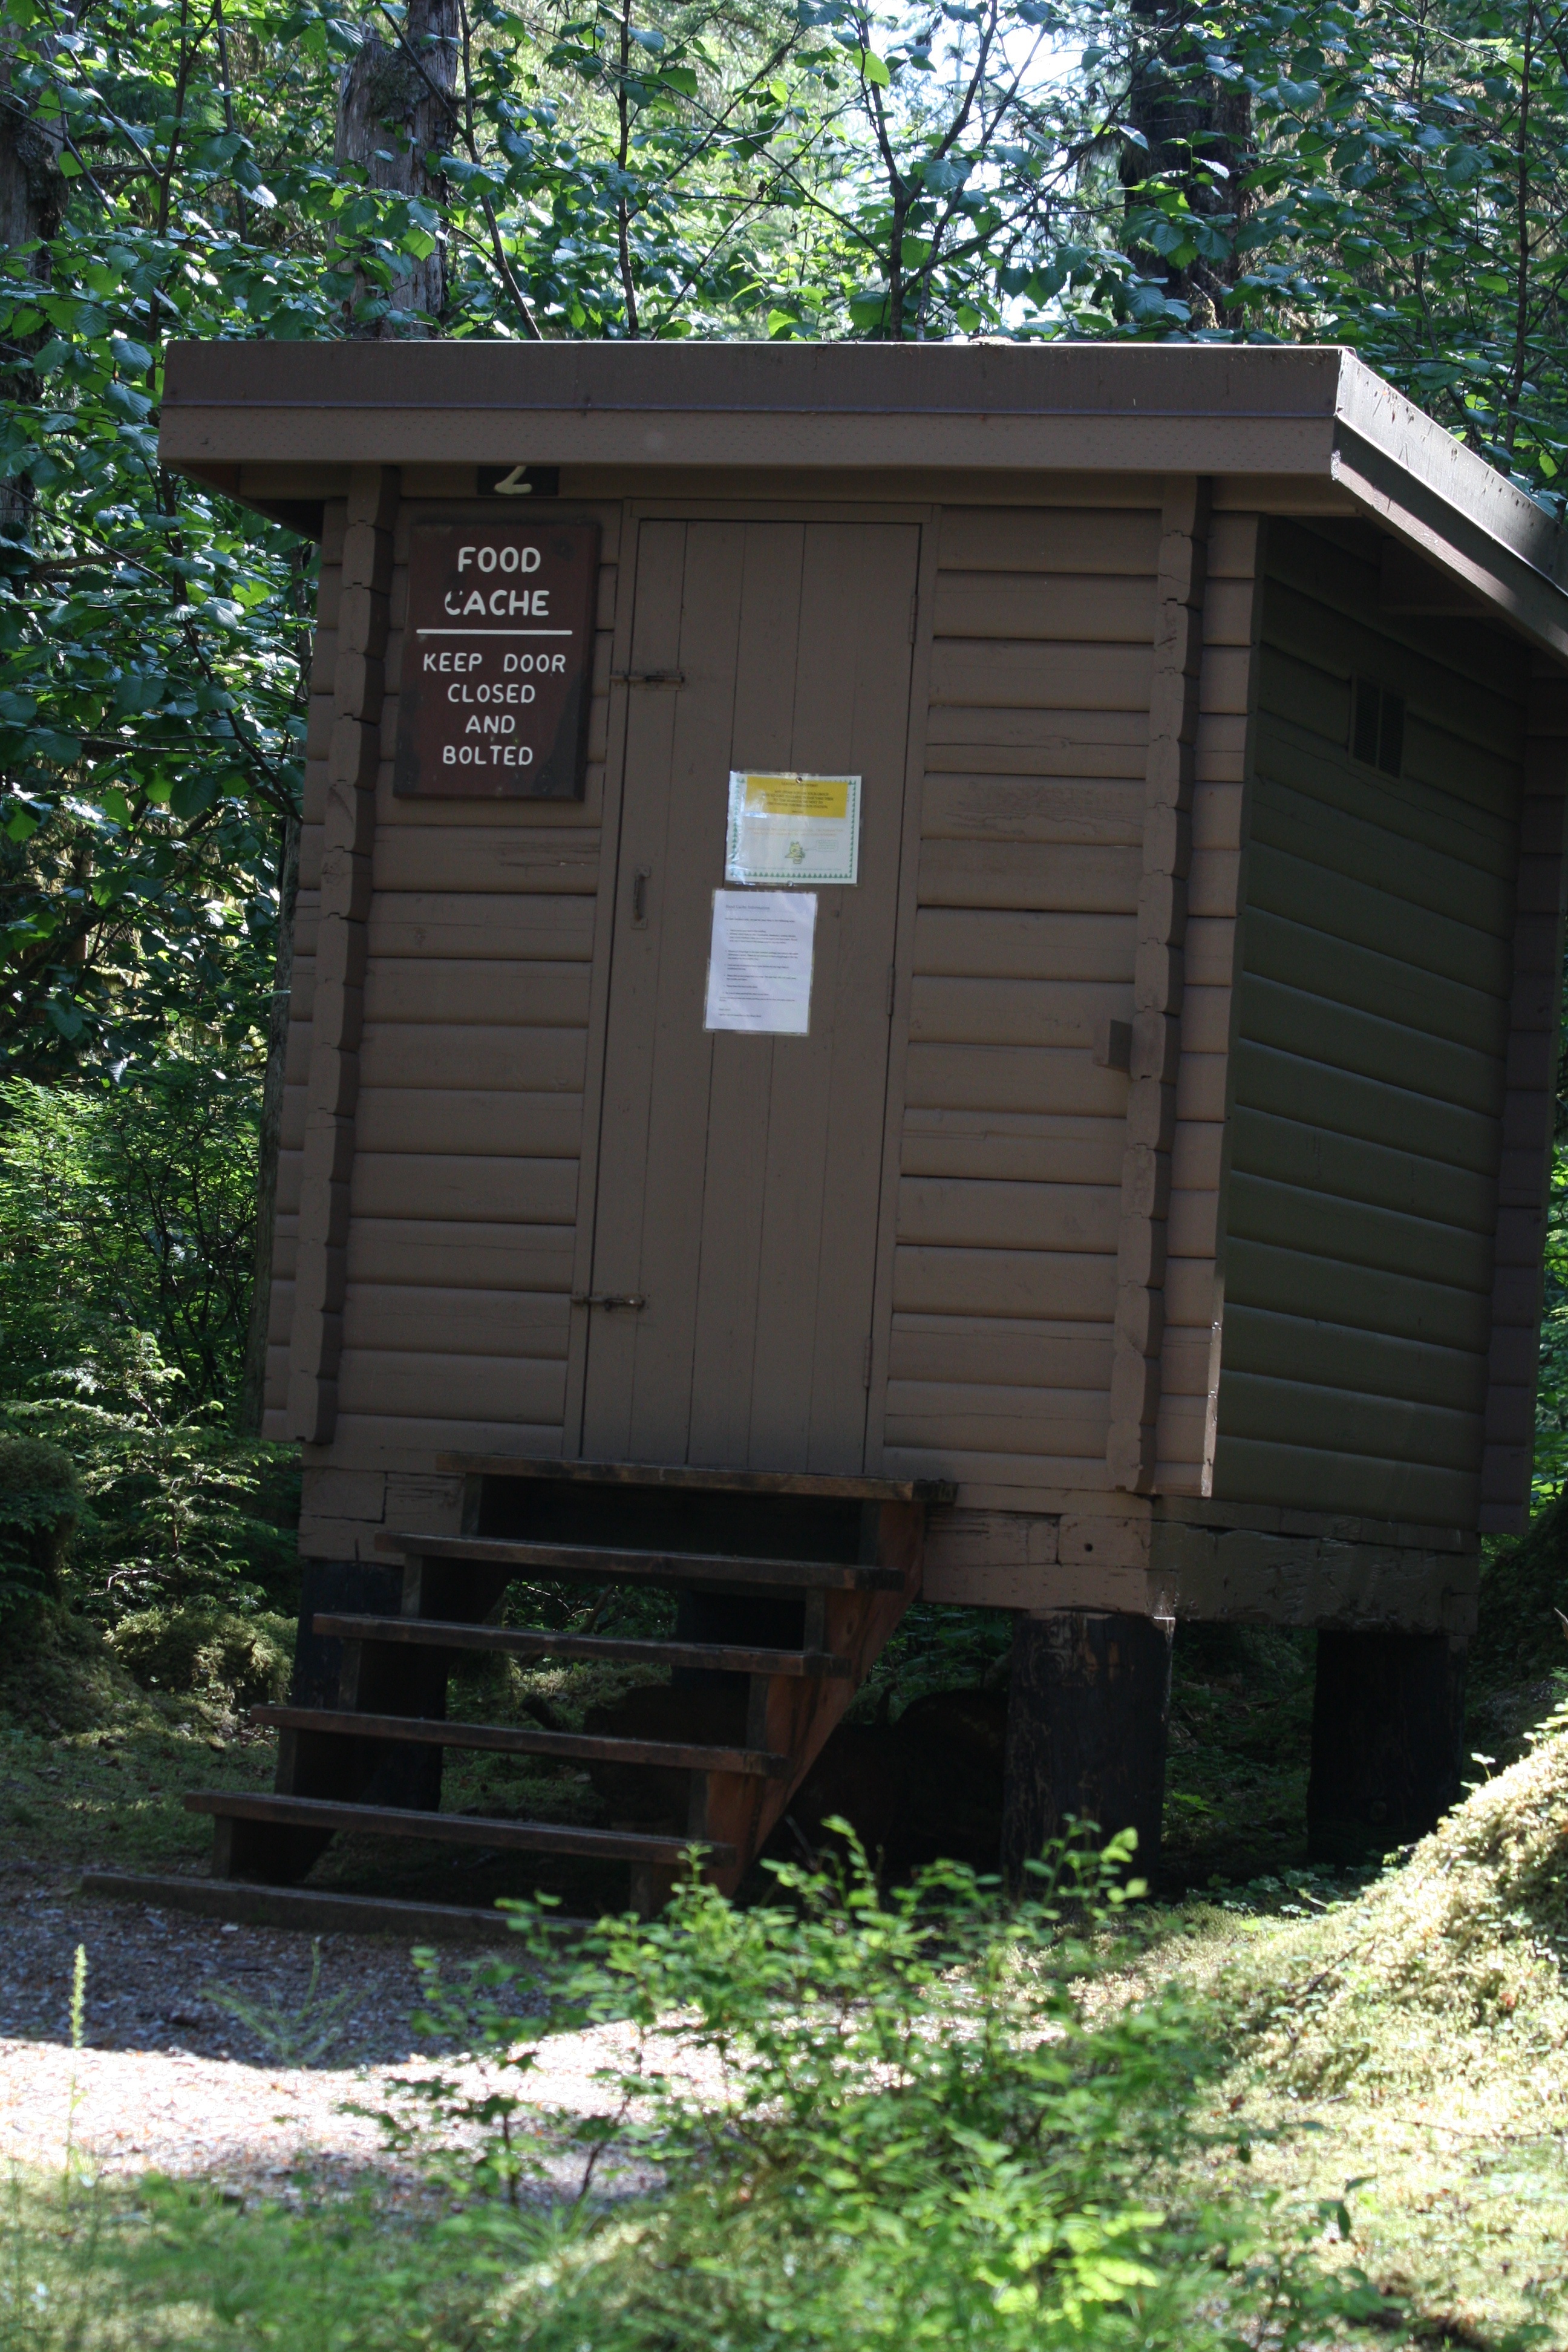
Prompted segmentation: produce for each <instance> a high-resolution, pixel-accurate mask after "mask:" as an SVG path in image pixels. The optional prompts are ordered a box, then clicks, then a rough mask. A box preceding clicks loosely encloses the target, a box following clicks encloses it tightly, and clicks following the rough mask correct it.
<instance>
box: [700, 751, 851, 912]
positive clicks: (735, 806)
mask: <svg viewBox="0 0 1568 2352" xmlns="http://www.w3.org/2000/svg"><path fill="white" fill-rule="evenodd" d="M859 872H860V779H859V777H858V776H796V775H776V776H762V775H755V774H753V773H752V772H751V771H750V770H749V769H741V768H732V769H731V771H730V824H729V830H728V833H727V835H726V836H725V841H724V879H725V881H726V882H746V883H750V884H752V885H753V886H754V885H756V884H757V883H763V884H766V883H770V882H771V883H772V884H773V886H774V887H777V886H778V885H780V884H781V883H782V884H783V885H784V887H791V886H794V887H796V888H800V887H807V888H809V887H811V886H812V885H813V884H815V883H818V882H854V881H857V880H858V878H859Z"/></svg>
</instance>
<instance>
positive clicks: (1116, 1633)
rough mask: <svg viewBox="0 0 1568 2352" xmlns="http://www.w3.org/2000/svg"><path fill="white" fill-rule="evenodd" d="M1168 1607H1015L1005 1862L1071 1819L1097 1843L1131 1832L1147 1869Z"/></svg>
mask: <svg viewBox="0 0 1568 2352" xmlns="http://www.w3.org/2000/svg"><path fill="white" fill-rule="evenodd" d="M1171 1633H1172V1622H1171V1620H1170V1619H1169V1618H1168V1617H1133V1616H1127V1615H1122V1614H1121V1613H1120V1612H1119V1613H1116V1614H1112V1613H1111V1612H1109V1611H1105V1612H1101V1611H1098V1610H1088V1609H1060V1610H1056V1611H1054V1612H1052V1613H1051V1614H1050V1615H1049V1616H1045V1617H1029V1616H1024V1615H1020V1616H1019V1617H1018V1618H1017V1619H1016V1622H1015V1624H1014V1628H1013V1678H1012V1682H1011V1685H1009V1689H1008V1695H1007V1763H1006V1779H1005V1790H1004V1794H1003V1800H1002V1870H1003V1875H1004V1876H1005V1879H1006V1881H1007V1883H1008V1885H1011V1886H1013V1887H1015V1888H1016V1887H1018V1886H1019V1885H1023V1884H1024V1883H1025V1865H1026V1864H1027V1863H1029V1862H1032V1861H1035V1860H1037V1858H1038V1856H1039V1854H1040V1852H1041V1849H1042V1848H1043V1847H1044V1846H1045V1845H1046V1844H1047V1843H1049V1842H1050V1841H1051V1840H1053V1839H1056V1838H1060V1837H1066V1836H1068V1834H1069V1831H1070V1826H1071V1824H1072V1823H1073V1822H1075V1821H1076V1822H1092V1823H1093V1824H1094V1825H1095V1827H1096V1829H1097V1830H1098V1831H1099V1832H1100V1843H1102V1844H1103V1843H1106V1842H1107V1841H1109V1840H1110V1838H1111V1837H1112V1836H1114V1835H1115V1833H1116V1832H1118V1831H1119V1830H1126V1829H1131V1830H1136V1832H1138V1848H1137V1859H1136V1864H1135V1867H1136V1869H1137V1871H1138V1872H1139V1874H1141V1875H1144V1876H1147V1875H1149V1874H1152V1871H1153V1868H1154V1865H1155V1863H1156V1862H1157V1860H1158V1858H1159V1853H1160V1816H1161V1813H1162V1812H1163V1810H1164V1801H1165V1736H1166V1732H1167V1729H1168V1727H1169V1723H1170V1713H1171Z"/></svg>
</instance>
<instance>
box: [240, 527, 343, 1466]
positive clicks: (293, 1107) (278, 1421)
mask: <svg viewBox="0 0 1568 2352" xmlns="http://www.w3.org/2000/svg"><path fill="white" fill-rule="evenodd" d="M346 521H347V509H346V508H345V507H344V505H343V503H342V500H341V499H333V500H332V501H331V503H330V504H329V505H328V507H327V509H326V512H325V515H324V517H323V519H322V529H321V572H320V576H319V579H318V583H317V588H316V634H315V638H314V641H313V643H312V646H311V653H310V711H309V715H308V717H307V719H306V722H305V785H304V793H303V795H302V803H301V820H302V821H301V824H300V889H299V896H298V898H296V900H295V905H294V971H293V980H292V985H291V987H290V990H289V1053H288V1060H287V1063H286V1066H285V1083H284V1089H283V1129H282V1140H281V1147H280V1149H279V1154H278V1202H277V1210H276V1221H275V1223H274V1225H273V1229H272V1234H273V1238H272V1297H271V1301H270V1305H269V1308H268V1324H267V1390H266V1400H265V1411H264V1413H263V1418H262V1424H261V1426H262V1434H263V1435H264V1436H266V1437H269V1438H274V1439H277V1440H279V1441H281V1440H283V1439H285V1438H287V1436H288V1434H289V1423H288V1405H289V1339H290V1338H291V1336H292V1333H293V1329H294V1269H295V1265H296V1261H297V1258H298V1255H299V1247H300V1174H301V1171H302V1168H303V1164H304V1152H305V1086H306V1080H307V1078H308V1077H309V1076H310V1006H311V1000H312V998H313V996H314V994H315V985H316V928H317V924H318V922H319V919H320V916H321V838H322V828H323V824H324V820H325V817H326V810H327V747H328V745H329V743H330V742H331V733H332V682H333V677H334V675H335V672H336V669H337V661H338V603H339V599H340V597H341V594H342V575H343V531H344V528H345V525H346Z"/></svg>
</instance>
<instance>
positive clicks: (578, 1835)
mask: <svg viewBox="0 0 1568 2352" xmlns="http://www.w3.org/2000/svg"><path fill="white" fill-rule="evenodd" d="M185 1810H186V1811H187V1812H192V1813H214V1814H216V1815H218V1816H219V1817H220V1818H222V1819H224V1820H227V1821H236V1822H267V1823H268V1824H269V1825H271V1826H274V1827H278V1828H282V1829H303V1830H349V1831H353V1830H360V1831H367V1830H368V1831H371V1832H374V1834H375V1835H377V1836H379V1837H409V1838H430V1839H433V1840H435V1841H436V1842H437V1843H439V1844H442V1845H479V1846H494V1847H496V1848H497V1849H498V1850H500V1851H501V1852H504V1853H570V1854H578V1855H581V1856H583V1857H584V1858H585V1859H586V1860H588V1861H592V1862H632V1863H637V1862H646V1863H652V1864H665V1865H666V1866H668V1865H674V1866H675V1867H676V1868H679V1865H680V1864H682V1863H683V1862H685V1861H686V1860H687V1859H688V1857H689V1855H690V1854H692V1853H700V1854H702V1855H703V1856H704V1858H705V1859H706V1860H707V1861H708V1862H710V1864H713V1865H714V1866H715V1867H716V1868H719V1869H724V1868H726V1867H728V1866H729V1865H731V1864H733V1863H734V1861H735V1860H736V1854H735V1849H734V1847H733V1846H732V1845H726V1844H722V1843H719V1842H717V1841H712V1840H708V1839H703V1838H684V1837H657V1836H654V1835H652V1834H650V1833H648V1832H644V1831H640V1830H590V1829H579V1828H577V1827H576V1826H575V1825H574V1823H572V1822H505V1821H496V1820H493V1819H490V1818H489V1817H487V1816H486V1815H484V1814H475V1813H422V1812H416V1811H413V1810H412V1809H409V1810H406V1811H405V1809H404V1808H403V1807H402V1806H399V1805H355V1804H350V1803H345V1802H342V1801H339V1800H337V1799H331V1798H325V1797H268V1796H263V1795H260V1794H256V1795H252V1794H250V1793H248V1792H247V1791H237V1790H233V1789H193V1790H189V1791H188V1792H187V1794H186V1797H185Z"/></svg>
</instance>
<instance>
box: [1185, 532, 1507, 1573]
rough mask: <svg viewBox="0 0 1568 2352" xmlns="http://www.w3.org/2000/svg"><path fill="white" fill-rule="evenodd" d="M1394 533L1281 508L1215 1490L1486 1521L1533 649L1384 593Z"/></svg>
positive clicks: (1259, 738) (1229, 1203)
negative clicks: (1386, 545) (1395, 713)
mask: <svg viewBox="0 0 1568 2352" xmlns="http://www.w3.org/2000/svg"><path fill="white" fill-rule="evenodd" d="M1380 545H1381V543H1380V541H1379V540H1378V539H1377V538H1376V536H1375V535H1374V534H1373V533H1372V532H1371V531H1370V530H1365V529H1363V528H1362V527H1360V526H1354V525H1344V524H1322V525H1316V526H1309V525H1307V524H1304V523H1300V522H1288V521H1275V522H1274V523H1272V524H1271V525H1270V527H1269V531H1268V571H1267V588H1266V593H1265V599H1264V607H1263V642H1262V650H1261V659H1260V667H1259V680H1258V721H1257V727H1256V737H1255V745H1256V748H1255V752H1254V779H1253V784H1252V793H1251V809H1250V828H1249V834H1250V837H1249V841H1248V845H1247V863H1246V881H1245V892H1246V898H1245V914H1244V919H1243V928H1242V948H1241V965H1240V979H1239V984H1238V1001H1237V1011H1236V1024H1235V1042H1234V1047H1233V1054H1232V1075H1231V1087H1230V1104H1231V1109H1230V1118H1229V1123H1228V1169H1227V1171H1226V1176H1225V1187H1224V1233H1223V1243H1222V1250H1221V1274H1222V1282H1223V1296H1224V1307H1223V1339H1222V1346H1221V1370H1220V1377H1219V1384H1218V1399H1217V1411H1216V1426H1215V1454H1214V1465H1213V1473H1212V1492H1213V1495H1214V1496H1215V1499H1216V1500H1224V1501H1233V1502H1241V1503H1252V1502H1268V1503H1273V1504H1283V1505H1295V1506H1299V1507H1303V1508H1307V1509H1318V1510H1325V1509H1326V1510H1348V1511H1360V1512H1365V1513H1368V1514H1371V1515H1374V1516H1376V1517H1382V1518H1384V1519H1389V1520H1403V1521H1406V1522H1425V1523H1428V1524H1433V1525H1447V1526H1458V1527H1465V1526H1470V1527H1473V1526H1474V1525H1475V1523H1476V1512H1477V1506H1478V1499H1479V1483H1478V1482H1479V1469H1480V1461H1481V1449H1482V1442H1483V1431H1484V1415H1485V1410H1486V1400H1487V1381H1488V1370H1487V1357H1488V1349H1489V1340H1490V1327H1491V1292H1492V1281H1493V1259H1494V1235H1495V1233H1496V1227H1497V1209H1498V1191H1497V1187H1498V1172H1499V1151H1500V1118H1501V1113H1502V1110H1503V1106H1504V1097H1505V1091H1506V1086H1507V1076H1508V1050H1509V1034H1510V995H1511V991H1512V963H1513V929H1514V911H1515V878H1516V873H1517V867H1518V857H1519V815H1520V799H1521V782H1522V762H1523V756H1524V739H1525V717H1526V695H1527V687H1528V656H1527V655H1526V653H1525V651H1524V649H1523V648H1522V647H1521V646H1518V645H1516V644H1515V643H1514V642H1513V641H1512V640H1510V639H1509V638H1507V637H1506V636H1504V635H1502V634H1501V633H1500V632H1498V631H1493V630H1490V629H1488V628H1485V627H1482V626H1479V625H1477V624H1476V623H1474V622H1471V621H1468V620H1458V619H1444V618H1441V617H1438V616H1436V615H1429V614H1421V615H1416V614H1400V613H1398V612H1393V611H1390V610H1389V609H1388V607H1387V606H1386V605H1385V604H1384V602H1383V601H1382V596H1381V592H1380V569H1379V553H1380ZM1358 677H1361V678H1364V679H1369V680H1371V681H1372V682H1373V684H1374V685H1375V686H1377V687H1378V688H1381V689H1382V690H1384V692H1385V693H1387V694H1392V695H1394V696H1397V697H1400V698H1403V703H1404V742H1403V751H1402V756H1401V758H1400V761H1399V766H1398V772H1397V773H1391V772H1387V771H1386V768H1385V767H1384V766H1382V765H1380V764H1378V762H1377V761H1375V760H1371V759H1366V758H1357V757H1356V756H1355V755H1354V753H1353V751H1352V749H1351V748H1350V746H1351V744H1352V700H1353V694H1354V682H1355V680H1356V679H1357V678H1358Z"/></svg>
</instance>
